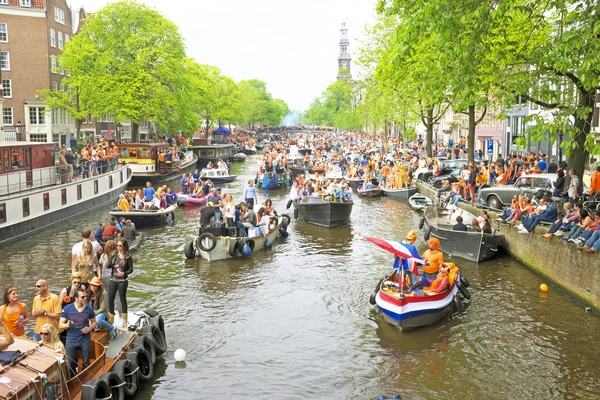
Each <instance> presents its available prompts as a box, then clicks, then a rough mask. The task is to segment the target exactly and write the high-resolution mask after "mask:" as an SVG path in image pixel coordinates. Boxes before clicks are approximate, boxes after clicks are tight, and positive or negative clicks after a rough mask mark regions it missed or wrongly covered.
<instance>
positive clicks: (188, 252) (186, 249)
mask: <svg viewBox="0 0 600 400" xmlns="http://www.w3.org/2000/svg"><path fill="white" fill-rule="evenodd" d="M194 253H195V252H194V237H193V236H192V235H187V236H186V237H185V245H184V246H183V254H185V257H186V258H194V257H195V256H196V254H194Z"/></svg>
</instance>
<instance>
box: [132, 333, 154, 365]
mask: <svg viewBox="0 0 600 400" xmlns="http://www.w3.org/2000/svg"><path fill="white" fill-rule="evenodd" d="M133 346H134V347H142V348H143V349H144V350H146V351H147V352H148V354H150V362H152V364H154V363H156V351H155V350H154V346H153V345H152V343H150V339H149V338H148V336H145V335H144V336H138V337H137V338H135V340H134V341H133Z"/></svg>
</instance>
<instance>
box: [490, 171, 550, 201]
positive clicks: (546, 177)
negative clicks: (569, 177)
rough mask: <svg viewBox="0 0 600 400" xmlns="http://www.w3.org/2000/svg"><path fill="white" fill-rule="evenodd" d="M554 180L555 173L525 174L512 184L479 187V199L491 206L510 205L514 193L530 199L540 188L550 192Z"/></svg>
mask: <svg viewBox="0 0 600 400" xmlns="http://www.w3.org/2000/svg"><path fill="white" fill-rule="evenodd" d="M555 181H556V174H531V175H525V176H522V177H520V178H519V179H517V181H516V182H515V183H514V184H512V185H496V186H491V187H487V188H484V189H481V199H482V200H483V201H484V202H485V203H486V204H487V205H488V206H490V207H492V208H496V209H502V207H505V206H510V204H511V201H512V197H513V196H514V195H515V194H516V195H519V196H520V195H524V196H527V197H528V198H529V199H532V198H533V197H534V196H535V195H536V194H537V193H538V191H539V190H540V189H541V190H544V191H548V192H550V193H552V191H554V182H555Z"/></svg>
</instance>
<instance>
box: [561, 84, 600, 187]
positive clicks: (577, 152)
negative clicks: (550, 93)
mask: <svg viewBox="0 0 600 400" xmlns="http://www.w3.org/2000/svg"><path fill="white" fill-rule="evenodd" d="M594 101H595V94H594V92H592V91H590V92H588V93H587V94H586V95H585V96H582V99H581V102H582V103H583V104H581V105H582V106H585V107H588V108H589V109H590V110H593V109H594ZM592 115H593V113H592V112H591V111H590V113H589V114H588V116H587V117H586V118H581V117H579V118H578V117H577V116H576V115H575V116H574V118H575V128H577V130H578V131H579V134H578V135H577V136H576V137H575V138H572V140H573V139H574V140H575V142H576V143H577V147H576V148H574V149H572V150H571V152H570V155H569V161H568V168H569V169H575V170H576V171H577V176H579V179H583V171H584V170H585V163H586V162H587V160H588V157H589V152H588V151H587V150H586V149H585V140H586V137H587V136H588V135H589V134H590V130H591V126H592ZM565 172H566V171H565ZM565 175H566V174H565Z"/></svg>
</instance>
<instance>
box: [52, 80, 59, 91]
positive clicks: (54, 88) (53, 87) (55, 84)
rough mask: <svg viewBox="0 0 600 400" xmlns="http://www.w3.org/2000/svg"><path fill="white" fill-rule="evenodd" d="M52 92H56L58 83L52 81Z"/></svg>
mask: <svg viewBox="0 0 600 400" xmlns="http://www.w3.org/2000/svg"><path fill="white" fill-rule="evenodd" d="M52 90H58V82H56V81H52Z"/></svg>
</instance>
